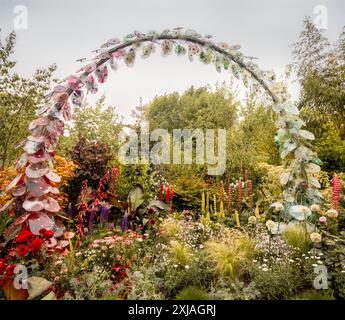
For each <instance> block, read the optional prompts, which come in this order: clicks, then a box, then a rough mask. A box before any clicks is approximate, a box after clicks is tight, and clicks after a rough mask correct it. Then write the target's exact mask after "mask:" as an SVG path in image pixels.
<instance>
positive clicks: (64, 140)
mask: <svg viewBox="0 0 345 320" xmlns="http://www.w3.org/2000/svg"><path fill="white" fill-rule="evenodd" d="M121 128H122V124H121V119H120V118H119V116H118V114H117V113H116V110H115V107H112V106H105V97H104V96H102V97H101V98H100V99H99V100H98V101H97V102H96V104H95V106H91V105H86V106H84V107H81V108H75V109H74V110H73V121H72V122H71V123H70V124H68V127H67V134H66V135H65V136H64V137H61V139H60V145H59V152H60V153H62V154H63V155H65V156H69V155H70V151H71V150H72V147H73V146H74V145H76V144H77V142H78V141H79V138H81V137H83V138H85V139H87V140H89V141H97V142H100V143H104V144H106V145H108V146H109V147H110V150H111V152H112V154H113V155H115V154H116V153H117V150H118V135H119V132H120V130H121Z"/></svg>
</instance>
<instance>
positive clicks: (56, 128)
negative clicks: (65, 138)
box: [47, 120, 65, 135]
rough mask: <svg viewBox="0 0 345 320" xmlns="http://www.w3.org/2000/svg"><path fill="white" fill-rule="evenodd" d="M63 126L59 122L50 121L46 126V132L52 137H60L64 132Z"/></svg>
mask: <svg viewBox="0 0 345 320" xmlns="http://www.w3.org/2000/svg"><path fill="white" fill-rule="evenodd" d="M64 128H65V125H64V123H63V121H61V120H51V121H50V122H49V124H48V125H47V130H48V131H49V132H50V133H51V134H53V135H61V134H63V132H64Z"/></svg>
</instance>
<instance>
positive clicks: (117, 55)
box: [112, 49, 127, 58]
mask: <svg viewBox="0 0 345 320" xmlns="http://www.w3.org/2000/svg"><path fill="white" fill-rule="evenodd" d="M126 54H127V51H126V50H125V49H119V50H116V51H115V52H113V53H112V56H113V57H114V58H121V57H123V56H125V55H126Z"/></svg>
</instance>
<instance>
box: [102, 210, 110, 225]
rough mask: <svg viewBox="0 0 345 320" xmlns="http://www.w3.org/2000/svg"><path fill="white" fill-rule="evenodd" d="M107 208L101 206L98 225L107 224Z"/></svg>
mask: <svg viewBox="0 0 345 320" xmlns="http://www.w3.org/2000/svg"><path fill="white" fill-rule="evenodd" d="M108 218H109V208H108V207H107V206H101V214H100V223H106V222H108Z"/></svg>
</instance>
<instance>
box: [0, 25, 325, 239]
mask: <svg viewBox="0 0 345 320" xmlns="http://www.w3.org/2000/svg"><path fill="white" fill-rule="evenodd" d="M158 47H160V48H161V51H162V54H163V55H169V54H172V53H175V54H176V55H179V56H181V55H187V56H188V58H189V60H190V61H192V60H193V58H195V57H197V58H199V59H200V61H202V62H203V63H205V64H214V65H215V68H216V70H217V71H218V72H220V71H222V70H228V71H230V72H231V73H232V75H233V76H235V77H236V78H237V79H239V80H242V81H243V84H244V85H245V86H246V87H248V86H252V88H255V89H256V90H263V91H265V92H266V93H267V94H268V96H269V97H270V98H271V100H272V102H273V110H274V111H275V112H276V114H277V133H276V135H275V142H276V143H277V145H278V146H279V150H280V155H281V158H282V159H283V160H284V161H286V164H287V166H286V172H285V173H284V174H283V175H282V176H281V177H280V178H281V179H280V180H281V184H282V186H283V188H284V191H283V197H284V199H285V200H284V212H285V214H286V216H288V217H290V218H294V219H297V220H303V219H305V218H306V217H307V216H308V215H310V213H311V210H310V206H311V205H312V204H317V203H321V202H322V195H321V193H320V192H319V190H318V189H319V188H320V184H319V182H318V179H317V177H316V175H317V173H318V172H319V171H320V165H321V161H320V160H319V159H318V158H317V156H316V154H315V153H314V152H313V151H312V149H311V141H312V140H313V139H314V135H313V134H312V133H311V132H309V131H306V130H304V129H303V127H304V126H305V123H304V122H303V121H302V119H301V118H300V117H299V110H298V108H297V107H296V106H294V105H293V104H292V103H289V102H286V101H284V102H283V100H284V99H282V98H279V97H278V96H277V95H276V94H275V93H274V90H273V89H272V88H274V86H275V84H274V82H273V77H272V74H271V73H267V72H264V71H261V70H260V69H259V68H258V66H257V65H256V64H255V63H253V61H252V59H248V58H246V57H245V56H244V55H243V54H242V53H241V52H240V51H239V49H240V47H239V46H237V45H235V46H231V45H228V44H227V43H224V42H221V43H216V42H214V40H213V38H212V37H211V36H201V35H200V34H198V33H197V32H195V31H194V30H184V29H182V28H176V29H173V30H164V31H163V32H161V33H157V32H149V33H147V34H143V33H140V32H134V33H131V34H129V35H127V36H126V37H124V38H123V39H122V40H120V39H115V38H114V39H110V40H109V41H107V42H106V43H105V44H103V45H102V46H101V48H100V49H99V50H96V56H95V57H94V58H93V59H92V60H91V62H90V63H87V64H86V65H85V66H84V67H82V68H81V69H80V70H78V71H77V72H76V74H74V75H72V76H69V77H67V78H66V79H65V80H63V82H62V83H60V84H59V85H57V86H55V87H54V88H53V91H52V92H50V93H49V94H48V95H47V96H46V99H45V103H44V104H43V105H42V106H40V107H39V109H38V111H37V116H38V118H37V119H36V120H34V121H32V122H31V123H30V125H29V131H30V135H29V136H28V137H27V139H26V140H25V141H24V142H23V149H24V152H23V154H22V155H21V156H20V157H19V159H18V160H17V161H16V163H15V168H16V170H17V172H18V176H17V177H16V178H15V179H14V180H13V181H12V182H11V183H10V184H9V185H8V187H7V189H6V192H11V193H12V195H13V198H12V199H11V200H10V201H9V202H8V203H7V204H6V205H5V206H4V207H3V208H2V210H6V209H8V208H11V206H16V212H17V213H16V215H17V218H16V220H15V221H14V223H13V224H12V225H11V226H10V227H9V228H8V229H7V230H6V231H5V233H4V236H5V238H6V239H7V240H9V239H12V238H13V237H14V235H15V234H16V233H17V232H18V231H19V230H20V228H21V226H22V225H23V224H24V223H26V224H27V225H28V226H29V228H30V230H31V232H33V233H34V234H38V233H39V230H40V229H41V228H45V229H48V230H54V231H55V234H54V235H55V238H56V239H58V238H59V236H61V235H62V234H63V228H64V227H63V223H61V219H63V214H62V213H61V209H60V206H59V204H58V202H57V200H56V195H57V194H58V193H59V189H58V183H59V182H60V177H59V176H58V175H57V174H56V173H55V172H54V155H55V149H56V146H57V143H58V138H59V136H60V135H62V134H63V133H64V123H65V122H66V121H69V120H71V106H81V104H82V100H83V97H84V92H85V91H86V92H91V93H96V92H97V88H98V83H99V84H101V83H104V82H105V81H106V79H107V76H108V70H109V67H110V69H113V70H117V69H118V67H119V65H118V62H119V61H120V60H122V61H123V62H124V63H125V64H126V65H127V66H132V65H133V64H134V61H135V59H136V57H137V56H138V55H139V53H141V57H142V58H148V57H149V56H150V55H151V54H152V53H153V52H154V51H155V50H156V49H157V48H158ZM278 204H279V205H281V204H280V203H275V204H273V205H272V206H273V208H275V207H276V206H278ZM56 239H55V241H53V244H54V243H58V241H59V240H56Z"/></svg>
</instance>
